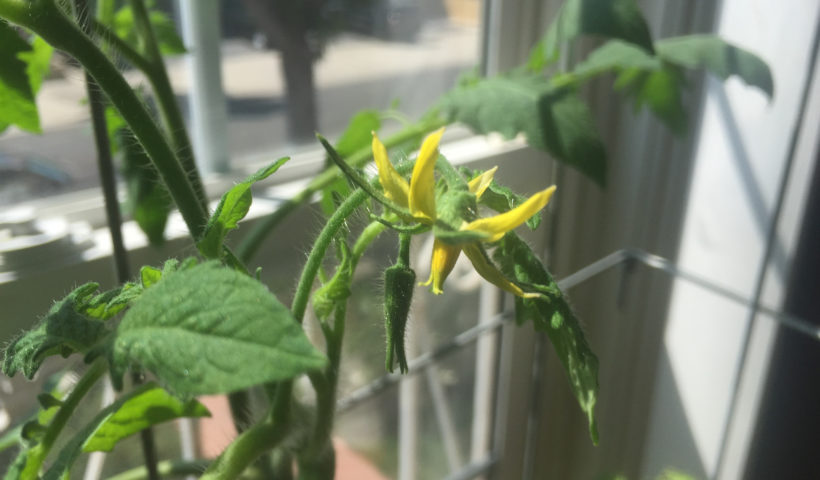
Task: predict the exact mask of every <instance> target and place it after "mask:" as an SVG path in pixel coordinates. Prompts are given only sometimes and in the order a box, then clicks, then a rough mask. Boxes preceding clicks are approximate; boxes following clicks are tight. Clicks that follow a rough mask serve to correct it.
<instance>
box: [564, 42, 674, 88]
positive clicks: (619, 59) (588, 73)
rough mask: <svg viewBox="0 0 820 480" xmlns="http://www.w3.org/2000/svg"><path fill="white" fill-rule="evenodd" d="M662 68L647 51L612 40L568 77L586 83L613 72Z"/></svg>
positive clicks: (658, 61)
mask: <svg viewBox="0 0 820 480" xmlns="http://www.w3.org/2000/svg"><path fill="white" fill-rule="evenodd" d="M661 67H662V62H661V61H660V60H659V59H658V58H657V57H655V56H653V55H651V54H649V53H647V52H646V50H644V49H642V48H639V47H636V46H635V45H634V44H631V43H627V42H623V41H621V40H610V41H608V42H606V43H605V44H603V45H601V46H600V47H598V48H596V49H595V50H593V51H592V53H590V54H589V56H587V58H585V59H584V61H583V62H581V63H579V64H578V65H577V66H576V67H575V68H574V69H573V71H572V73H570V74H568V75H569V76H570V77H571V78H572V80H574V81H585V80H587V79H590V78H592V77H594V76H597V75H600V74H602V73H607V72H611V71H615V72H620V71H623V70H627V69H638V70H659V69H660V68H661Z"/></svg>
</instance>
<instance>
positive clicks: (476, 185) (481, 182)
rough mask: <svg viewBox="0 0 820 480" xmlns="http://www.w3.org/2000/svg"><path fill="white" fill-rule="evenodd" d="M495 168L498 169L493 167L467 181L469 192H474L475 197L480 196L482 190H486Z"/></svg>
mask: <svg viewBox="0 0 820 480" xmlns="http://www.w3.org/2000/svg"><path fill="white" fill-rule="evenodd" d="M496 170H498V167H493V168H491V169H489V170H487V171H486V172H484V173H482V174H481V175H479V176H477V177H475V178H474V179H472V180H470V182H469V183H467V186H468V187H469V188H470V192H471V193H475V196H476V198H481V194H482V193H484V190H487V187H489V186H490V183H492V181H493V175H495V171H496Z"/></svg>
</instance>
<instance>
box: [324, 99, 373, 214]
mask: <svg viewBox="0 0 820 480" xmlns="http://www.w3.org/2000/svg"><path fill="white" fill-rule="evenodd" d="M381 125H382V122H381V115H380V114H379V112H378V111H377V110H361V111H359V112H357V113H356V114H354V115H353V117H352V118H351V119H350V122H348V124H347V127H346V128H345V131H344V132H342V134H341V136H339V140H338V141H337V142H336V145H335V149H336V152H337V153H338V154H339V155H341V156H342V158H344V157H347V156H348V155H350V154H352V153H355V152H357V151H359V150H361V149H363V148H367V147H368V146H369V145H370V142H371V140H372V138H373V137H372V135H371V132H376V131H378V130H379V129H380V128H381ZM331 165H333V160H331V159H330V157H329V156H328V157H326V158H325V167H328V166H331ZM348 195H350V186H349V185H348V183H347V182H346V181H345V179H344V178H341V177H340V178H337V179H335V180H334V181H333V182H331V183H330V184H328V185H327V186H326V187H324V188H322V198H321V199H320V200H319V206H320V207H321V208H322V212H324V214H325V215H327V216H330V215H332V214H333V212H334V211H335V210H336V206H337V205H336V202H335V200H334V198H346V197H347V196H348Z"/></svg>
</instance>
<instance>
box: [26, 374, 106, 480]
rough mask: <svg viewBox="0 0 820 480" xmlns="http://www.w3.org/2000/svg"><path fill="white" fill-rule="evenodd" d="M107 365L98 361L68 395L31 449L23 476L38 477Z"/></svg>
mask: <svg viewBox="0 0 820 480" xmlns="http://www.w3.org/2000/svg"><path fill="white" fill-rule="evenodd" d="M105 370H106V364H105V361H103V360H102V359H98V360H97V361H96V362H94V363H93V364H92V365H91V368H89V369H88V370H87V371H86V372H85V374H84V375H83V376H82V377H81V378H80V381H78V382H77V384H76V385H75V386H74V389H73V390H71V393H69V394H68V397H66V399H65V401H64V402H63V404H62V405H61V406H60V409H59V410H57V413H56V414H55V415H54V418H53V419H52V420H51V423H49V424H48V427H47V428H46V431H45V433H44V434H43V438H42V440H40V443H38V444H37V445H36V446H35V447H34V448H32V449H31V453H30V454H29V458H28V461H27V462H26V468H25V471H24V472H23V474H24V475H23V476H25V473H26V472H29V473H33V475H34V476H35V477H36V475H37V473H38V472H39V470H40V467H41V466H42V464H43V461H44V460H45V459H46V456H48V454H49V452H50V451H51V447H53V446H54V442H55V441H56V440H57V437H58V436H59V435H60V432H62V431H63V428H64V427H65V425H66V423H67V422H68V419H69V418H71V416H72V415H73V414H74V410H75V409H76V408H77V406H78V405H79V404H80V400H82V399H83V397H85V395H86V394H87V393H88V391H89V390H91V387H93V386H94V384H95V383H97V380H99V379H100V377H102V375H103V374H104V373H105Z"/></svg>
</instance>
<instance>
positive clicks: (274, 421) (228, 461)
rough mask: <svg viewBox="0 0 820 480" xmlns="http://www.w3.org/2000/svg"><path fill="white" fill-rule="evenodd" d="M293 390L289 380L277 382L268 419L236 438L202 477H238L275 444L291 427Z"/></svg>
mask: <svg viewBox="0 0 820 480" xmlns="http://www.w3.org/2000/svg"><path fill="white" fill-rule="evenodd" d="M291 392H292V383H291V382H290V381H288V382H282V383H280V384H278V386H277V388H276V399H275V401H274V404H273V406H272V407H271V415H270V416H269V418H267V419H265V420H264V421H263V422H261V423H257V424H256V425H254V426H252V427H251V428H249V429H247V430H245V431H244V432H242V434H240V435H239V436H238V437H236V439H234V441H233V442H231V443H230V445H228V447H227V448H225V450H224V451H223V452H222V453H221V454H220V455H219V457H217V459H216V460H214V462H213V463H212V464H211V465H210V466H209V467H208V470H206V471H205V473H204V474H203V475H202V477H200V480H223V479H224V480H228V479H235V478H238V477H239V475H240V474H241V473H242V472H243V471H244V470H245V469H246V468H247V467H248V466H249V465H251V464H252V463H253V462H254V461H255V460H256V459H257V458H259V457H260V456H261V455H262V454H264V453H265V452H267V451H268V450H271V449H273V448H274V447H276V446H277V445H278V444H279V443H280V442H281V441H282V440H283V439H284V438H285V437H286V436H287V434H288V431H289V429H290V402H291Z"/></svg>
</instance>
